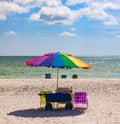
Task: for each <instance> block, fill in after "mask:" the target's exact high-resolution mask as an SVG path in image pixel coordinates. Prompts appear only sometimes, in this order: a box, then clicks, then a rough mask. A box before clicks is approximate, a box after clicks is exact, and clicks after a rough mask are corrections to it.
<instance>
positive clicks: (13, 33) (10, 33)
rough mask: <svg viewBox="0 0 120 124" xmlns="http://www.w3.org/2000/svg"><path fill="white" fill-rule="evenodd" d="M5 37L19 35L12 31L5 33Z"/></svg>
mask: <svg viewBox="0 0 120 124" xmlns="http://www.w3.org/2000/svg"><path fill="white" fill-rule="evenodd" d="M4 35H7V36H11V35H12V36H15V35H17V34H16V33H15V32H14V31H12V30H11V31H8V32H5V33H4Z"/></svg>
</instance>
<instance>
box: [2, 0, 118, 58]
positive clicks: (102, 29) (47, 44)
mask: <svg viewBox="0 0 120 124" xmlns="http://www.w3.org/2000/svg"><path fill="white" fill-rule="evenodd" d="M56 51H61V52H65V53H70V54H73V55H86V56H87V55H88V56H89V55H90V56H93V55H94V56H96V55H98V56H101V55H120V1H119V0H0V56H9V55H11V56H12V55H15V56H19V55H20V56H22V55H25V56H26V55H41V54H44V53H47V52H56Z"/></svg>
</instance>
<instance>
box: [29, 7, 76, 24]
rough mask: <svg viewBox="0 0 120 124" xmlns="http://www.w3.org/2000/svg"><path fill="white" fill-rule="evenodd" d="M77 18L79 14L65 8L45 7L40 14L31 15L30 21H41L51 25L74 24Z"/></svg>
mask: <svg viewBox="0 0 120 124" xmlns="http://www.w3.org/2000/svg"><path fill="white" fill-rule="evenodd" d="M76 17H77V13H75V12H74V11H71V10H70V9H69V8H67V7H65V6H57V7H43V8H42V9H41V10H40V11H39V12H38V13H34V14H32V15H31V17H30V20H32V21H40V22H43V23H46V24H49V25H52V24H64V25H69V24H72V23H73V22H74V20H75V18H76Z"/></svg>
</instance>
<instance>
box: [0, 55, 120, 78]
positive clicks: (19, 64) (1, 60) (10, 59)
mask: <svg viewBox="0 0 120 124" xmlns="http://www.w3.org/2000/svg"><path fill="white" fill-rule="evenodd" d="M33 58H35V56H0V78H1V79H4V78H44V77H45V73H51V76H52V78H56V69H55V68H54V69H53V68H46V67H27V66H26V65H25V64H24V63H25V62H26V61H29V60H31V59H33ZM78 58H79V59H81V60H83V61H85V62H87V63H89V64H90V65H91V66H92V68H91V69H89V70H86V69H59V77H60V76H61V75H62V74H66V75H67V77H68V78H72V75H73V74H77V75H78V78H120V56H89V57H86V56H80V57H78Z"/></svg>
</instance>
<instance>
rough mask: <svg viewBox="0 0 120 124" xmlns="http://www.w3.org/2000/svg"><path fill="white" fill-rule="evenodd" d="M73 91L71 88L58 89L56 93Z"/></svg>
mask: <svg viewBox="0 0 120 124" xmlns="http://www.w3.org/2000/svg"><path fill="white" fill-rule="evenodd" d="M69 92H71V89H70V88H69V87H58V88H57V89H56V93H69Z"/></svg>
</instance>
